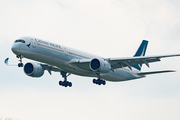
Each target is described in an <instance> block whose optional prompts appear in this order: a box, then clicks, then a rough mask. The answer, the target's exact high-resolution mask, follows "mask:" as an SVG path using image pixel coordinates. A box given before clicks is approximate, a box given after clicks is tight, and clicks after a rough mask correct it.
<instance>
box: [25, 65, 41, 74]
mask: <svg viewBox="0 0 180 120" xmlns="http://www.w3.org/2000/svg"><path fill="white" fill-rule="evenodd" d="M24 73H25V74H26V75H28V76H31V77H41V76H42V75H43V74H44V69H43V67H42V66H41V65H40V64H39V63H26V64H25V65H24Z"/></svg>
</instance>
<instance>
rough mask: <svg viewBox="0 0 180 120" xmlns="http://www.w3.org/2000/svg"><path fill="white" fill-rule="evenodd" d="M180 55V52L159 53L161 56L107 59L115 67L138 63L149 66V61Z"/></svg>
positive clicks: (130, 65)
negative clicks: (170, 53)
mask: <svg viewBox="0 0 180 120" xmlns="http://www.w3.org/2000/svg"><path fill="white" fill-rule="evenodd" d="M175 56H180V54H172V55H159V56H139V57H128V58H109V59H107V60H108V61H109V63H110V64H111V66H112V68H113V69H116V68H122V67H129V68H130V69H131V67H132V66H133V65H138V64H146V65H147V66H148V67H149V63H152V62H158V61H161V60H160V59H161V58H165V57H175Z"/></svg>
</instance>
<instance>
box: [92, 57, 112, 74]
mask: <svg viewBox="0 0 180 120" xmlns="http://www.w3.org/2000/svg"><path fill="white" fill-rule="evenodd" d="M90 69H91V70H92V71H94V72H100V73H108V72H109V71H110V70H111V65H110V64H109V62H108V61H106V60H104V59H97V58H94V59H92V60H91V62H90Z"/></svg>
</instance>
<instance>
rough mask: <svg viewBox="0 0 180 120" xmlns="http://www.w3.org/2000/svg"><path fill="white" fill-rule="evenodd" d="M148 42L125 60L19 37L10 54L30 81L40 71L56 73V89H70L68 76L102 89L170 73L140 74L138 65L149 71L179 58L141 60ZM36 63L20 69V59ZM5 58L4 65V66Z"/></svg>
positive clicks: (21, 65) (41, 72)
mask: <svg viewBox="0 0 180 120" xmlns="http://www.w3.org/2000/svg"><path fill="white" fill-rule="evenodd" d="M147 45H148V41H146V40H143V41H142V43H141V45H140V47H139V49H138V50H137V52H136V53H135V55H134V56H133V57H127V58H102V57H99V56H96V55H92V54H89V53H86V52H82V51H79V50H75V49H72V48H69V47H65V46H62V45H58V44H54V43H51V42H47V41H44V40H41V39H38V38H34V37H20V38H19V39H17V40H15V42H14V44H13V45H12V48H11V49H12V51H13V53H14V54H16V56H17V58H19V61H20V63H19V64H18V67H23V66H24V73H25V74H26V75H28V76H30V77H41V76H42V75H43V74H44V71H45V70H47V71H48V72H49V74H51V71H55V72H60V74H61V75H62V77H63V78H64V81H59V85H61V86H64V87H67V86H69V87H71V86H72V83H71V82H69V81H67V77H68V76H69V75H70V74H76V75H80V76H87V77H96V78H97V79H93V83H94V84H98V85H101V84H102V85H105V84H106V81H112V82H119V81H127V80H132V79H138V78H143V77H145V76H146V75H149V74H156V73H165V72H174V71H172V70H166V71H152V72H141V67H142V64H145V65H146V66H148V67H149V63H152V62H158V61H160V59H161V58H165V57H173V56H180V54H172V55H158V56H145V53H146V48H147ZM23 57H24V58H28V59H31V60H35V61H38V62H32V63H31V62H29V63H26V64H25V65H23V63H22V58H23ZM8 60H9V58H7V59H6V60H5V63H6V64H7V65H8Z"/></svg>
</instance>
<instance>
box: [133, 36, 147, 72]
mask: <svg viewBox="0 0 180 120" xmlns="http://www.w3.org/2000/svg"><path fill="white" fill-rule="evenodd" d="M147 45H148V41H147V40H143V41H142V43H141V45H140V46H139V48H138V50H137V52H136V53H135V55H134V56H133V57H137V56H145V53H146V49H147ZM132 67H134V68H136V69H138V70H139V71H141V67H142V64H138V65H133V66H132Z"/></svg>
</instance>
